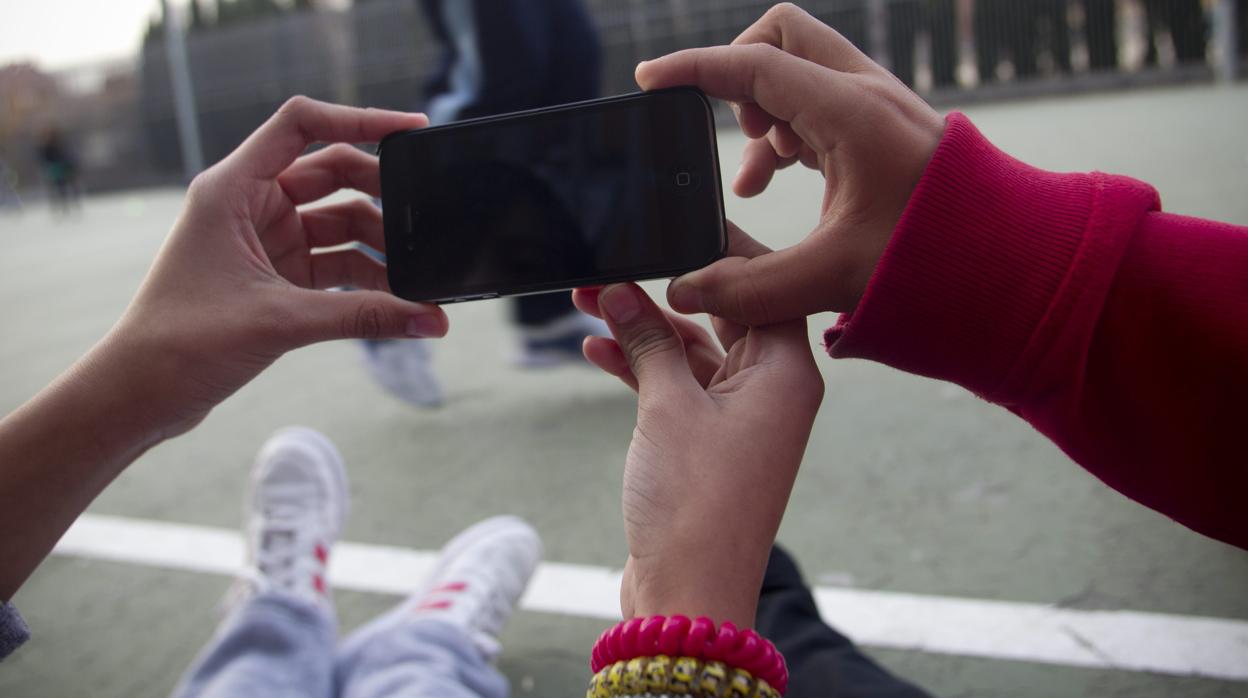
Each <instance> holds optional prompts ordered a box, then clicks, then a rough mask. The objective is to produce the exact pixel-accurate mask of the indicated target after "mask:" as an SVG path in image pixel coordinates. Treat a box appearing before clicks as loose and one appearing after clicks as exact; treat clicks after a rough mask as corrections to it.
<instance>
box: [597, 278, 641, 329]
mask: <svg viewBox="0 0 1248 698" xmlns="http://www.w3.org/2000/svg"><path fill="white" fill-rule="evenodd" d="M598 307H599V308H602V312H603V313H604V314H605V315H606V316H607V317H609V318H610V319H612V320H614V321H616V322H618V323H625V322H630V321H632V320H633V319H634V318H636V317H637V316H638V315H639V314H641V301H640V300H638V298H637V292H636V291H635V290H634V289H633V287H632V286H628V285H624V284H621V285H619V286H608V287H607V288H606V289H604V290H603V292H602V293H601V294H599V295H598Z"/></svg>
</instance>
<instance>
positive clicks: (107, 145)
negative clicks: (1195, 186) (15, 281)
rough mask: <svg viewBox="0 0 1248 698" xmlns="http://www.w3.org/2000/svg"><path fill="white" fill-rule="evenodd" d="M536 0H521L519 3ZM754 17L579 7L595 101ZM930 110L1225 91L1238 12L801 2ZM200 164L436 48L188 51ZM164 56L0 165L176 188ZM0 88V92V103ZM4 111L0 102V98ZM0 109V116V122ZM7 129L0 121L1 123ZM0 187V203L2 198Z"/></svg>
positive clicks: (892, 0) (99, 93) (12, 124)
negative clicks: (1178, 84) (1091, 95)
mask: <svg viewBox="0 0 1248 698" xmlns="http://www.w3.org/2000/svg"><path fill="white" fill-rule="evenodd" d="M535 1H537V0H535ZM771 4H772V3H771V2H770V0H587V5H588V6H589V8H590V10H591V12H592V14H593V16H594V18H595V20H596V23H597V25H598V28H599V31H600V34H601V40H602V46H603V70H604V75H603V78H604V79H603V89H604V92H605V93H608V94H610V93H619V92H627V91H632V90H634V89H636V88H635V85H634V84H633V80H632V74H633V67H634V66H635V65H636V63H637V62H638V61H639V60H642V59H644V58H649V57H653V56H657V55H661V54H663V53H667V52H669V51H674V50H678V49H682V48H688V47H694V46H706V45H713V44H721V43H726V42H729V41H731V40H732V39H733V38H734V37H735V36H736V35H737V34H738V33H740V32H741V30H743V29H744V28H745V27H746V26H748V25H749V24H750V23H751V22H753V21H754V20H756V19H757V18H758V17H759V16H760V15H761V14H762V13H763V12H765V11H766V9H767V8H768V7H769V6H770V5H771ZM797 4H798V5H801V6H802V7H804V8H805V9H807V10H808V11H809V12H811V13H812V14H813V15H815V16H816V17H818V18H819V19H821V20H822V21H824V22H826V23H827V24H829V25H831V26H833V27H835V28H836V29H837V30H838V31H840V32H841V33H842V34H844V35H845V36H846V37H847V38H849V39H850V40H851V41H853V42H854V43H855V44H856V45H858V46H859V47H860V48H862V49H863V50H864V51H866V52H867V53H868V54H870V55H871V56H872V57H873V58H875V59H876V60H878V61H879V62H881V63H882V64H884V65H886V66H888V67H889V68H890V69H891V70H893V71H894V73H896V74H897V75H898V76H899V77H900V78H901V79H902V80H903V81H905V82H906V83H907V84H909V85H911V86H913V87H914V88H915V89H916V90H917V91H919V92H920V93H921V94H924V95H925V96H927V98H928V99H929V100H931V101H933V102H937V103H948V102H951V101H955V100H956V101H959V102H966V101H971V100H976V99H1001V98H1009V97H1012V96H1019V95H1033V94H1038V93H1061V92H1069V91H1077V90H1097V89H1109V88H1113V87H1118V86H1129V85H1133V84H1155V83H1158V82H1167V81H1192V80H1213V79H1215V78H1216V77H1217V76H1219V75H1221V76H1223V77H1224V78H1228V79H1233V76H1234V74H1235V72H1236V67H1237V64H1238V62H1240V61H1242V60H1243V59H1244V56H1245V53H1248V51H1246V50H1248V41H1242V42H1237V41H1236V39H1237V38H1238V37H1240V36H1244V35H1246V34H1248V30H1246V28H1245V23H1246V22H1248V0H1204V1H1202V0H807V1H805V2H798V3H797ZM186 43H187V51H188V56H189V62H190V72H191V76H192V83H193V86H194V90H193V93H194V97H195V103H196V108H197V113H198V116H199V119H198V121H199V127H200V133H201V140H202V143H203V149H204V156H205V160H206V161H207V162H210V163H211V162H213V161H215V160H217V159H219V158H220V157H222V156H224V155H225V154H226V153H228V152H229V151H230V150H232V149H233V148H234V147H235V146H236V145H237V144H238V143H239V142H240V141H241V140H242V139H243V138H244V137H245V136H246V135H247V134H248V133H250V132H251V131H252V130H253V129H254V128H255V127H256V126H257V125H258V124H259V123H260V122H261V121H262V120H263V119H265V118H266V117H267V116H268V115H269V114H271V113H272V112H273V111H274V110H275V109H276V108H277V107H278V106H279V105H280V104H281V103H282V101H283V100H285V99H286V98H287V97H288V96H290V95H292V94H306V95H309V96H312V97H316V98H320V99H326V100H333V101H338V102H345V103H353V104H364V105H370V106H380V107H389V108H399V109H410V108H414V107H417V106H418V105H419V102H420V91H421V89H420V87H421V84H422V82H423V81H424V79H425V78H426V76H427V74H428V72H429V71H430V69H431V67H432V65H433V61H435V60H437V49H436V45H435V42H434V41H433V40H432V37H431V36H430V33H429V30H428V28H427V27H426V26H425V22H424V21H423V18H422V16H421V13H420V12H419V10H418V8H417V7H416V2H415V0H370V1H368V2H362V3H357V4H355V5H354V6H353V7H351V8H350V9H347V10H316V11H306V12H302V13H291V14H287V15H282V16H277V17H273V18H269V19H265V20H261V21H256V22H253V23H250V24H245V25H241V26H231V27H227V28H221V29H216V30H211V31H203V32H195V33H192V34H191V35H190V36H189V37H188V38H187V42H186ZM168 65H169V64H168V60H167V57H166V55H165V46H164V44H163V42H160V41H152V42H149V43H147V44H145V45H144V46H143V47H142V48H141V50H140V51H139V53H138V55H137V57H136V59H135V60H134V61H133V62H131V63H124V64H115V65H108V66H93V67H91V68H89V69H84V70H79V71H71V72H68V73H64V74H61V75H59V76H56V81H57V83H58V84H59V85H60V94H59V95H58V97H57V100H56V102H55V103H56V107H55V109H54V110H53V111H52V112H51V113H44V114H41V115H40V114H33V115H32V114H28V115H26V116H24V117H23V116H22V115H21V114H20V113H19V115H18V116H17V117H13V116H12V112H13V111H14V110H13V109H12V108H6V110H5V111H3V112H0V159H2V160H4V161H7V162H8V163H9V168H8V169H9V171H10V173H12V172H16V173H17V175H18V176H19V177H20V178H21V181H22V182H24V183H26V184H28V185H29V184H31V183H33V182H36V181H37V179H38V177H37V170H36V168H35V165H34V159H33V150H34V147H33V145H32V144H33V143H34V142H35V141H36V140H37V136H38V133H39V130H40V128H42V125H41V124H40V123H39V121H40V120H41V119H42V120H43V121H45V122H46V121H49V120H52V121H55V122H56V123H58V124H59V125H60V126H61V127H62V128H63V130H65V131H67V132H68V133H70V134H72V135H73V136H74V143H75V145H76V147H77V150H78V151H79V154H80V159H81V160H82V163H83V171H84V175H85V178H86V183H87V185H88V187H89V188H92V189H96V190H100V189H114V188H123V187H131V186H138V185H146V184H151V183H155V182H171V181H177V180H178V179H179V178H180V173H181V165H182V163H181V155H180V149H179V147H178V133H177V128H176V123H175V115H174V107H173V105H174V99H173V96H172V90H171V87H170V75H169V68H168ZM3 88H4V85H3V82H2V81H0V89H3ZM3 98H4V99H8V95H5V96H4V97H3ZM10 106H11V105H10ZM6 113H7V114H9V117H8V119H7V121H5V120H4V114H6ZM3 184H4V183H3V182H0V186H3Z"/></svg>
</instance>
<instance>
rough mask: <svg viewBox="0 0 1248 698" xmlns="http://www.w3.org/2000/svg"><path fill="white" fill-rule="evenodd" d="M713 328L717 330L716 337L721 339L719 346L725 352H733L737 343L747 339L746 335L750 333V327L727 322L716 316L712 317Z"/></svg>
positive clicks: (730, 321)
mask: <svg viewBox="0 0 1248 698" xmlns="http://www.w3.org/2000/svg"><path fill="white" fill-rule="evenodd" d="M711 327H713V328H715V336H716V337H717V338H718V339H719V346H721V347H723V349H724V351H725V352H730V351H732V348H733V347H734V346H736V345H737V342H739V341H741V340H742V339H745V335H746V334H748V333H749V331H750V328H749V327H747V326H745V325H742V324H741V323H739V322H733V321H732V320H725V319H724V318H722V317H716V316H714V315H712V316H711Z"/></svg>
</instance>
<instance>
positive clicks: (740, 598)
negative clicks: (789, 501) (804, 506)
mask: <svg viewBox="0 0 1248 698" xmlns="http://www.w3.org/2000/svg"><path fill="white" fill-rule="evenodd" d="M724 543H726V544H721V546H720V549H714V548H712V547H710V546H709V545H679V546H676V545H674V546H671V547H669V548H666V549H664V550H662V551H659V552H656V553H653V554H650V555H646V556H644V557H630V558H629V566H630V568H631V569H630V570H629V571H630V575H629V576H628V577H627V578H628V579H629V580H630V582H631V584H630V585H629V588H627V589H625V593H623V594H621V605H622V610H623V612H624V617H625V618H629V617H645V616H654V615H665V616H671V615H684V616H689V617H698V616H706V617H708V618H714V619H717V620H719V621H730V622H732V623H733V624H735V625H736V626H737V627H740V628H752V627H754V616H755V612H756V610H757V608H758V593H759V589H760V588H761V587H762V581H763V574H764V572H765V571H766V568H767V556H768V553H769V549H770V545H767V546H763V547H762V548H761V550H759V549H757V548H758V547H759V546H755V545H746V544H737V542H736V541H734V540H733V539H732V538H731V537H725V540H724Z"/></svg>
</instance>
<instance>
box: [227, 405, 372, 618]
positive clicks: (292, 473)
mask: <svg viewBox="0 0 1248 698" xmlns="http://www.w3.org/2000/svg"><path fill="white" fill-rule="evenodd" d="M348 496H349V495H348V492H347V474H346V467H345V465H344V464H343V461H342V456H341V455H339V453H338V449H336V448H334V444H333V443H332V442H331V441H330V440H329V439H328V438H327V437H326V436H325V435H323V434H321V433H320V432H317V431H315V430H312V429H308V428H306V427H288V428H286V429H282V430H281V431H278V432H277V433H275V434H273V436H271V437H269V439H268V441H265V442H264V446H262V447H261V448H260V452H259V454H257V455H256V463H255V467H254V469H253V470H252V475H251V493H250V499H249V502H248V506H249V513H248V515H247V523H246V536H247V575H246V577H244V578H243V579H242V580H240V582H241V584H240V585H239V586H238V587H236V590H235V597H236V598H235V601H237V600H238V598H237V597H238V596H246V595H248V594H256V593H266V592H274V591H276V592H281V593H286V594H290V595H292V596H295V597H297V598H300V599H302V600H305V601H309V602H311V603H313V604H316V605H319V606H322V607H332V601H331V600H330V595H329V582H328V580H327V579H326V569H327V567H328V565H329V552H330V549H331V548H332V547H333V545H334V543H335V542H337V540H338V536H339V535H341V534H342V527H343V524H344V522H345V520H346V515H347V506H348Z"/></svg>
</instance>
